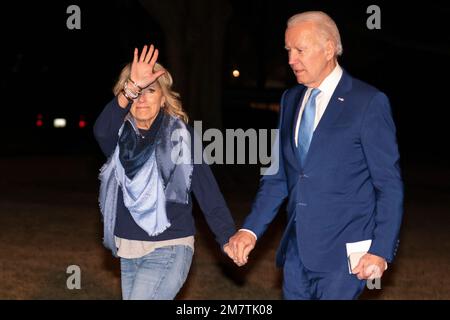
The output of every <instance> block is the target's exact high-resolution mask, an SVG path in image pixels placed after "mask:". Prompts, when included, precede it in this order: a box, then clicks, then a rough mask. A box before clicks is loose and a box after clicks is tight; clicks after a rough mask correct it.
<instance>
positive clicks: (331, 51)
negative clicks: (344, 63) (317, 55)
mask: <svg viewBox="0 0 450 320" xmlns="http://www.w3.org/2000/svg"><path fill="white" fill-rule="evenodd" d="M335 52H336V48H335V46H334V43H333V41H331V40H330V39H328V40H327V42H326V43H325V57H326V58H327V60H328V61H329V60H332V59H334V55H335Z"/></svg>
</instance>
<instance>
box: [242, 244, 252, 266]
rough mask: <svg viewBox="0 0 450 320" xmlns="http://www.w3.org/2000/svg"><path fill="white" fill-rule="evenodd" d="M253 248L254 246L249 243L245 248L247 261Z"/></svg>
mask: <svg viewBox="0 0 450 320" xmlns="http://www.w3.org/2000/svg"><path fill="white" fill-rule="evenodd" d="M252 250H253V246H252V245H248V246H246V247H245V248H244V253H243V256H244V260H245V262H247V261H248V255H249V254H250V252H251V251H252Z"/></svg>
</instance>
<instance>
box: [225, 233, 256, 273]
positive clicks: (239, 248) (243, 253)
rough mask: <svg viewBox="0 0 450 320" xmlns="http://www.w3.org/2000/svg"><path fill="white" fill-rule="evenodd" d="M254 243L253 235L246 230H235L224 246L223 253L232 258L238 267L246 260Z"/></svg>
mask: <svg viewBox="0 0 450 320" xmlns="http://www.w3.org/2000/svg"><path fill="white" fill-rule="evenodd" d="M255 244H256V239H255V237H254V236H253V235H252V234H251V233H250V232H247V231H238V232H236V233H235V234H234V235H233V236H232V237H231V238H230V240H229V241H228V243H227V244H225V246H224V251H225V253H226V254H227V255H228V256H229V257H230V258H231V259H233V261H234V263H236V264H237V265H238V266H239V267H242V266H243V265H245V264H246V263H247V261H248V255H249V254H250V252H251V251H252V250H253V248H254V247H255Z"/></svg>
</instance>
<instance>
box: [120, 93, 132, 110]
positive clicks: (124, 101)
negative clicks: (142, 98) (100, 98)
mask: <svg viewBox="0 0 450 320" xmlns="http://www.w3.org/2000/svg"><path fill="white" fill-rule="evenodd" d="M117 101H118V102H119V106H120V107H121V108H123V109H125V108H126V107H128V105H129V104H130V103H132V101H130V100H129V99H128V98H127V97H126V96H125V94H124V91H123V90H122V91H120V92H119V94H118V95H117Z"/></svg>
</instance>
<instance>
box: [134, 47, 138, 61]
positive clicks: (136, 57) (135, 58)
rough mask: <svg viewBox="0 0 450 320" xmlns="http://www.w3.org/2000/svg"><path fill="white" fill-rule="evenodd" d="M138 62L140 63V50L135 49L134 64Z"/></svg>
mask: <svg viewBox="0 0 450 320" xmlns="http://www.w3.org/2000/svg"><path fill="white" fill-rule="evenodd" d="M137 61H138V49H137V48H134V56H133V63H137Z"/></svg>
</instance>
